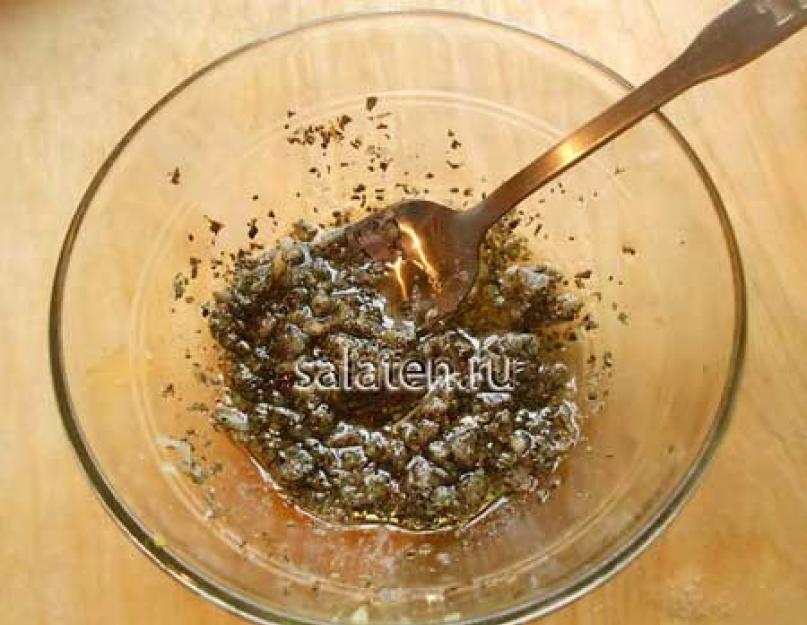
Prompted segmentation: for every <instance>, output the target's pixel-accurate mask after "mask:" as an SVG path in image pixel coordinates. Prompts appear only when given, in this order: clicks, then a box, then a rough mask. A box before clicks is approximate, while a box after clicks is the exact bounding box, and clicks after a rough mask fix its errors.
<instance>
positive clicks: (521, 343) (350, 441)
mask: <svg viewBox="0 0 807 625" xmlns="http://www.w3.org/2000/svg"><path fill="white" fill-rule="evenodd" d="M317 234H318V233H317V229H316V228H314V227H312V226H309V225H307V224H304V223H298V224H296V226H295V229H294V234H293V237H292V238H291V239H287V240H285V241H283V242H281V243H279V244H278V245H277V246H276V247H275V248H274V249H272V250H269V251H263V250H252V251H244V252H242V253H240V254H239V255H238V256H237V258H236V260H235V263H234V265H233V267H232V268H231V270H230V271H229V273H228V275H227V276H226V281H227V287H226V288H225V289H224V290H222V291H220V292H218V293H216V294H215V296H214V303H212V304H211V306H210V314H209V317H208V319H209V325H210V330H211V332H212V334H213V336H214V338H215V340H216V341H217V343H218V344H219V346H220V352H221V366H222V370H223V372H224V375H225V382H226V385H225V388H226V390H225V392H224V393H223V396H222V398H221V400H220V403H219V405H218V406H217V407H216V409H215V410H214V412H213V415H214V422H215V424H216V426H217V427H219V428H220V429H222V430H224V431H226V432H228V433H229V434H230V435H231V436H232V437H233V438H234V439H235V440H236V441H237V442H239V443H240V444H243V445H244V446H245V448H246V449H248V450H249V452H250V453H251V455H252V456H253V458H254V459H255V460H256V461H257V462H258V463H259V464H260V465H261V467H262V468H263V469H264V470H265V472H266V474H267V475H268V476H270V477H271V479H272V480H273V481H274V482H275V483H276V485H277V487H278V490H279V492H280V493H281V494H282V495H283V496H285V497H286V498H287V499H289V500H290V501H291V502H293V503H294V504H296V505H298V506H299V507H301V508H302V509H304V510H307V511H309V512H311V513H313V514H315V515H318V516H320V517H322V518H325V519H327V520H330V521H333V522H339V523H367V522H371V523H391V524H396V525H399V526H401V527H404V528H407V529H412V530H435V529H439V528H444V527H455V526H458V525H461V524H462V523H464V522H467V521H469V520H471V519H473V518H474V517H476V516H477V515H479V514H480V513H481V512H483V511H484V510H485V509H486V508H487V507H488V506H489V505H491V504H492V503H494V502H496V501H498V500H500V499H501V498H503V497H510V498H512V497H517V496H523V495H525V494H527V493H530V492H535V491H538V490H540V489H543V488H545V487H546V485H547V483H548V482H549V481H550V479H551V477H550V476H551V475H552V473H553V472H554V471H555V470H556V468H557V467H558V465H559V463H560V461H561V460H562V459H563V457H564V455H565V454H566V452H568V451H569V450H570V449H571V448H572V447H573V446H574V445H575V443H576V442H577V441H578V439H579V436H580V432H579V425H578V409H577V406H576V403H575V393H574V388H575V385H574V379H573V375H572V372H571V371H570V369H569V368H568V367H567V365H566V364H564V351H565V350H566V347H567V343H568V336H569V333H570V328H572V327H574V326H575V325H576V324H578V323H579V317H580V310H581V305H580V304H579V302H578V301H577V299H576V298H575V296H574V295H573V294H571V293H570V292H568V291H567V290H566V289H565V288H564V282H565V281H564V280H563V277H562V276H561V275H560V274H559V273H557V272H556V271H553V270H552V269H550V268H547V267H536V266H534V263H532V262H530V259H529V256H528V255H527V253H526V245H525V242H524V241H523V240H522V239H520V238H519V237H517V236H515V235H514V234H513V233H512V232H511V231H510V229H509V228H508V227H507V226H499V227H496V228H494V230H492V231H491V233H490V235H489V237H488V239H487V241H486V243H485V244H484V245H483V249H482V250H481V270H480V274H479V279H478V282H477V284H476V286H475V288H474V290H473V291H472V293H471V294H470V296H469V297H468V298H467V299H466V301H465V302H464V303H463V304H462V306H461V308H460V309H459V310H458V311H457V312H456V313H455V314H454V315H453V316H452V317H451V318H449V319H446V320H444V321H443V322H441V323H440V324H438V325H437V326H435V327H433V328H430V329H428V330H424V329H423V328H420V327H418V326H417V324H416V323H414V321H413V318H412V317H411V315H408V314H407V309H406V307H405V306H404V307H403V308H401V307H396V308H395V310H393V309H392V306H391V302H390V298H389V297H388V296H387V295H385V293H388V292H389V291H388V284H389V279H390V268H389V267H388V266H386V265H384V264H381V263H374V262H371V261H369V260H367V259H366V258H363V257H360V256H358V252H356V251H355V250H352V249H349V248H348V247H346V245H345V243H344V240H343V239H340V238H339V237H336V238H332V239H330V240H327V242H323V241H326V239H324V238H323V237H321V236H317ZM345 354H348V355H349V358H350V360H351V361H353V360H355V359H359V358H361V359H365V360H367V361H371V362H372V361H376V362H377V361H379V360H381V359H382V358H383V357H384V355H386V354H393V355H395V356H396V357H397V358H400V359H401V360H402V361H403V360H412V361H417V362H424V361H427V360H430V361H438V360H439V361H444V362H447V363H449V364H450V365H451V366H452V370H453V371H454V372H455V374H456V375H462V374H467V373H468V362H469V358H470V357H471V356H473V355H476V356H481V357H483V358H487V359H488V360H489V361H490V362H493V363H499V364H501V363H503V362H504V361H512V362H518V363H519V368H518V372H517V374H516V375H515V376H514V378H513V384H512V385H511V386H510V387H509V388H508V389H507V390H501V388H497V389H495V390H492V389H489V388H474V389H469V388H467V387H463V386H462V385H460V384H451V383H450V378H445V379H443V380H442V381H441V382H440V383H438V384H435V385H432V386H430V387H428V388H422V389H419V390H417V391H415V392H412V391H397V392H393V391H390V390H379V391H366V390H356V389H351V388H343V387H340V386H339V385H336V386H335V387H334V388H327V389H322V388H311V387H303V386H301V385H300V384H299V381H300V374H299V369H298V367H299V363H300V362H301V361H303V360H305V361H307V362H314V363H316V362H342V361H343V360H344V358H345Z"/></svg>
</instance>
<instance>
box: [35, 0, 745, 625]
mask: <svg viewBox="0 0 807 625" xmlns="http://www.w3.org/2000/svg"><path fill="white" fill-rule="evenodd" d="M399 16H411V17H425V18H435V17H438V18H448V19H460V20H464V21H468V22H473V23H479V24H484V25H488V26H494V27H497V28H501V29H505V30H508V31H510V32H511V33H515V34H520V35H526V36H528V37H530V38H532V39H535V40H537V41H538V42H539V43H541V44H544V45H548V46H550V47H553V48H555V49H556V50H559V51H561V52H564V53H566V54H569V55H571V56H573V57H575V58H576V60H577V61H580V62H583V63H584V64H586V65H588V66H589V67H590V68H592V69H595V70H597V71H599V72H600V73H602V74H603V75H604V76H605V77H607V78H609V79H610V80H611V81H613V82H615V83H616V84H617V85H618V86H620V87H622V88H624V89H633V88H634V86H633V85H632V84H631V83H630V82H629V81H628V80H626V79H625V78H624V77H623V76H622V75H621V74H619V73H617V72H616V71H615V70H612V69H611V68H610V67H608V66H606V65H605V64H604V63H602V62H600V61H598V60H596V59H594V58H592V57H590V56H588V55H586V54H584V53H581V52H579V51H578V50H576V49H575V48H573V47H571V46H570V45H567V44H564V43H561V42H559V41H557V40H555V39H553V38H551V37H549V36H546V35H544V34H542V33H539V32H537V31H536V30H533V29H531V28H529V27H526V26H524V25H521V24H517V23H514V22H511V21H507V20H503V19H497V18H491V17H488V16H482V15H477V14H474V13H469V12H465V11H457V10H442V9H406V8H403V9H380V10H363V11H355V12H346V13H339V14H335V15H329V16H325V17H320V18H316V19H311V20H305V21H303V22H300V23H299V24H296V25H294V26H292V27H289V28H283V29H278V30H275V31H272V32H270V33H268V34H266V35H264V36H261V37H259V38H257V39H254V40H252V41H250V42H248V43H246V44H243V45H241V46H239V47H236V48H235V49H233V50H231V51H229V52H227V53H226V54H224V55H222V56H220V57H218V58H216V59H215V60H213V61H212V62H210V63H207V64H206V65H204V66H202V67H201V68H200V69H198V70H196V71H194V72H193V73H191V74H190V75H189V76H187V77H186V78H185V79H183V80H182V81H181V82H179V83H178V84H177V85H176V86H175V87H173V88H172V89H171V90H169V91H168V92H167V93H166V94H165V95H163V96H162V97H161V98H160V99H159V100H157V102H156V103H155V104H154V105H152V106H151V108H149V109H148V110H147V111H146V112H145V113H144V114H143V115H142V116H141V117H140V118H139V119H138V120H137V121H136V122H135V123H134V125H132V127H131V128H130V129H129V130H128V131H127V132H126V134H124V135H123V137H122V138H121V139H120V140H119V141H118V143H117V144H116V145H115V147H114V148H113V149H112V150H111V152H110V153H109V155H108V156H107V157H106V159H105V160H104V162H103V164H102V165H101V167H100V168H99V169H98V171H97V172H96V173H95V175H94V176H93V178H92V180H91V182H90V184H89V186H88V187H87V190H86V191H85V192H84V194H83V196H82V198H81V200H80V202H79V204H78V207H77V209H76V212H75V214H74V215H73V218H72V219H71V222H70V224H69V227H68V229H67V232H66V234H65V238H64V241H63V244H62V248H61V251H60V253H59V258H58V262H57V266H56V271H55V273H54V278H53V285H52V290H51V298H50V310H49V321H48V344H49V345H48V347H49V357H50V370H51V378H52V384H53V389H54V393H55V396H56V401H57V405H58V408H59V412H60V415H61V421H62V424H63V426H64V429H65V432H66V434H67V438H68V439H69V441H70V443H71V446H72V447H73V450H74V452H75V454H76V458H77V459H78V461H79V464H80V465H81V467H82V468H83V470H84V473H85V475H86V477H87V479H88V480H89V482H90V486H91V488H92V489H93V491H94V492H95V494H96V496H97V497H98V498H99V499H100V501H101V503H102V505H103V506H104V508H105V509H106V511H107V513H108V514H109V516H110V517H112V519H113V521H115V523H116V524H117V525H118V527H119V528H120V529H121V530H122V531H123V533H124V534H125V535H126V536H127V537H128V538H129V539H130V540H131V541H132V542H133V543H134V544H135V545H136V546H137V547H138V548H139V549H140V550H141V551H142V552H143V553H144V554H145V555H146V556H148V557H149V559H150V560H151V561H152V562H154V563H155V564H156V565H157V566H158V567H159V568H160V569H162V570H163V571H164V572H166V573H168V574H169V575H170V576H171V577H172V578H174V579H175V580H177V581H179V582H180V583H181V584H182V585H184V586H185V587H187V588H188V589H190V590H191V591H193V592H194V593H195V594H197V595H199V596H201V597H203V598H205V599H207V600H209V601H211V602H212V603H214V604H216V605H218V606H219V607H221V608H223V609H225V610H227V611H229V612H231V613H233V614H236V615H238V616H240V617H242V618H245V619H247V620H250V621H253V622H256V623H281V624H283V625H311V624H312V623H319V621H316V620H310V619H303V618H299V617H297V616H294V615H291V614H284V613H282V612H280V611H276V610H273V609H269V608H267V607H264V606H260V605H258V604H257V603H255V602H253V601H250V600H248V599H247V598H245V597H242V596H240V595H239V594H237V593H235V592H233V591H231V590H228V589H226V588H224V587H223V586H220V585H218V584H216V583H215V582H213V581H212V580H210V579H208V578H207V577H206V576H205V575H204V574H202V573H201V572H199V571H197V570H196V569H194V568H193V567H192V566H190V565H188V564H186V563H185V562H183V561H182V560H181V559H180V558H178V557H176V556H174V555H173V554H171V553H170V552H168V551H166V550H164V549H162V548H161V546H160V545H159V544H158V543H157V541H155V539H154V537H153V536H152V535H151V534H150V533H149V532H148V530H147V529H146V528H145V527H144V526H142V525H141V524H140V523H139V522H138V521H137V519H136V518H135V517H134V515H133V514H132V513H131V512H130V511H129V510H128V508H127V506H126V505H125V503H124V500H123V499H122V498H119V497H118V496H117V495H116V493H115V491H114V489H113V488H112V486H111V484H110V483H109V482H108V481H107V479H106V477H105V475H104V472H103V471H102V469H101V467H100V464H99V463H98V462H97V461H96V459H95V456H94V454H93V452H92V450H91V448H90V446H89V445H88V444H87V443H86V441H85V439H84V436H83V433H82V430H81V426H80V424H79V419H78V415H77V413H76V411H75V410H74V407H73V403H72V399H71V395H70V390H69V385H68V382H67V376H66V372H65V363H64V345H63V337H62V327H61V326H62V312H63V311H62V307H63V302H64V293H65V285H66V279H67V275H68V270H69V266H70V258H71V254H72V251H73V248H74V246H75V244H76V241H77V239H78V236H79V233H80V230H81V225H82V223H83V221H84V218H85V217H86V215H87V213H88V211H89V208H90V206H91V204H92V202H93V199H94V197H95V194H96V192H97V191H98V189H99V188H100V186H101V184H102V182H103V180H104V179H105V177H106V175H107V173H108V172H109V170H110V169H111V168H112V166H113V164H114V163H115V161H116V160H117V158H118V157H119V156H120V154H121V153H122V152H123V150H124V149H125V148H126V146H127V145H128V144H129V142H130V141H131V140H132V139H133V138H134V137H135V135H136V134H137V133H138V132H139V131H140V130H141V129H142V128H143V127H144V126H145V125H146V123H147V122H148V121H149V120H150V119H151V118H152V117H154V116H155V115H156V114H157V113H158V112H159V111H160V110H161V109H162V108H163V107H164V106H165V105H167V104H168V103H169V102H170V101H171V100H173V99H174V97H176V96H177V95H178V94H180V93H181V92H182V91H183V90H184V89H185V88H186V87H188V86H189V85H191V84H192V83H194V82H195V81H196V80H197V79H199V78H201V77H202V76H204V75H205V74H207V73H208V72H210V71H212V70H214V69H216V68H218V67H219V66H221V65H224V64H225V63H227V62H228V61H230V60H232V59H234V58H236V57H238V56H240V55H241V54H242V53H245V52H248V51H250V50H252V49H253V48H258V47H260V46H262V45H264V44H267V43H270V42H272V41H275V40H278V39H282V38H285V37H290V36H294V35H296V34H298V33H301V32H304V31H307V30H309V29H313V28H317V27H323V26H328V25H332V24H338V23H343V22H349V21H353V20H360V19H366V18H385V17H399ZM653 117H654V118H655V119H656V121H658V122H660V123H661V125H662V126H663V127H664V128H665V129H666V130H667V131H668V132H669V133H670V135H671V136H672V138H673V139H674V140H675V141H676V143H677V144H678V146H679V147H680V148H681V150H682V151H683V153H684V155H685V156H686V157H687V158H688V160H689V162H690V163H691V165H692V166H693V168H694V169H695V172H696V173H697V174H698V175H699V177H700V179H701V182H702V184H703V185H704V187H705V189H706V191H707V192H708V194H709V196H710V199H711V202H712V207H713V209H714V211H715V214H716V216H717V218H718V221H719V223H720V226H721V229H722V231H723V237H724V242H725V245H726V251H727V252H728V255H729V259H730V262H731V267H732V277H733V288H734V313H735V319H736V323H735V327H734V332H733V336H732V352H731V359H730V363H729V371H728V375H727V378H726V381H725V383H724V385H723V391H722V395H721V399H720V403H719V404H718V407H717V411H716V413H715V416H714V419H713V422H712V427H711V428H710V430H709V432H708V434H707V436H706V438H705V440H704V443H703V444H702V446H701V449H700V450H699V451H698V454H697V456H696V458H695V460H694V461H693V463H692V465H691V466H690V467H689V470H688V471H687V472H686V473H685V474H684V476H683V477H682V479H681V480H680V481H679V483H678V484H677V485H676V487H675V489H674V490H673V492H672V493H671V494H670V496H669V497H668V498H667V501H666V502H664V504H663V505H662V506H660V508H659V510H658V512H657V513H656V514H655V515H654V516H653V517H652V518H651V519H650V520H649V521H648V522H647V523H645V525H644V526H643V527H642V528H641V530H640V531H639V532H638V533H637V534H636V535H635V536H633V537H632V538H631V539H630V540H628V541H627V543H626V544H625V545H623V546H622V547H621V548H620V549H618V550H617V551H615V552H614V553H612V554H610V555H609V556H608V557H607V558H605V559H603V560H602V561H601V562H600V563H599V564H598V565H597V566H595V567H594V568H593V569H591V570H589V571H587V572H586V573H584V574H582V575H580V576H579V577H578V578H577V579H576V580H575V581H574V582H573V583H572V584H571V585H569V586H568V587H567V588H564V589H562V590H560V591H558V592H557V593H555V594H553V595H551V596H549V597H545V598H543V599H541V600H538V601H528V602H526V603H523V604H519V605H515V606H512V607H509V608H506V609H502V610H499V611H497V612H493V613H491V614H488V615H485V616H477V617H473V618H471V619H465V620H458V621H456V623H457V625H469V624H482V623H484V624H486V625H488V624H490V625H494V624H495V625H500V624H505V623H511V624H521V623H526V622H528V621H531V620H534V619H537V618H541V617H544V616H546V615H548V614H550V613H552V612H554V611H556V610H559V609H560V608H563V607H565V606H567V605H568V604H570V603H572V602H573V601H575V600H577V599H579V598H580V597H582V596H583V595H585V594H586V593H588V592H589V591H591V590H594V589H595V588H597V587H599V586H600V585H602V584H603V583H605V582H606V581H608V580H610V579H611V578H612V577H613V576H615V575H616V574H617V573H618V572H620V571H621V570H623V569H624V568H625V567H627V566H628V565H629V564H630V563H631V562H633V561H634V560H635V559H636V558H637V557H638V556H639V555H640V554H641V553H643V552H644V550H645V549H647V548H648V547H649V546H650V544H651V543H652V542H653V541H654V540H655V539H656V538H657V537H658V536H659V535H660V534H661V533H662V532H663V531H664V530H665V529H666V528H667V526H668V525H669V524H670V523H671V522H672V520H673V519H674V518H675V517H676V516H677V515H678V514H679V512H680V511H681V510H682V508H683V506H684V504H685V503H686V502H687V501H689V499H690V497H691V496H692V495H693V493H694V492H695V490H696V486H697V485H698V484H699V482H700V480H701V479H702V478H703V476H704V473H705V471H706V469H707V468H708V467H709V466H710V465H711V461H712V459H713V458H714V455H715V452H716V450H717V448H718V447H719V445H720V442H721V441H722V440H723V438H724V436H725V434H726V431H727V429H728V426H729V424H730V422H731V412H732V408H733V406H734V403H735V399H736V395H737V388H738V386H739V382H740V379H741V377H742V371H743V368H744V362H745V348H746V336H747V298H746V282H745V273H744V269H743V262H742V258H741V255H740V249H739V245H738V243H737V238H736V235H735V233H734V230H733V227H732V225H731V222H730V220H729V217H728V214H727V212H726V207H725V205H724V203H723V200H722V198H721V196H720V193H719V191H718V189H717V186H716V185H715V183H714V181H713V180H712V178H711V176H710V175H709V173H708V171H707V169H706V167H705V165H704V164H703V162H702V161H701V159H700V157H699V156H698V155H697V153H696V152H695V150H694V148H693V147H692V146H691V145H690V144H689V142H688V141H687V140H686V138H685V137H684V135H683V134H682V133H681V132H680V131H679V130H678V128H677V127H676V126H675V125H674V124H673V123H672V122H671V121H670V120H669V119H668V118H667V116H666V115H665V114H664V113H663V112H661V111H658V112H656V113H654V114H653ZM323 623H324V622H323Z"/></svg>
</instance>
